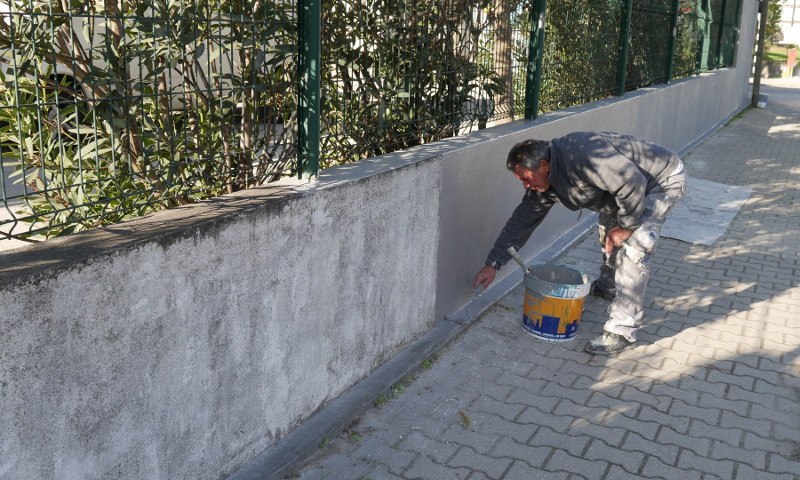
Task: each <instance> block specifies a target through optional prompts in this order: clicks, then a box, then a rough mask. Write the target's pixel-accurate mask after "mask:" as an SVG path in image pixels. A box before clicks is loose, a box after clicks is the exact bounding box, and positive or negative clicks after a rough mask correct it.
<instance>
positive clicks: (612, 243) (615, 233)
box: [606, 227, 633, 255]
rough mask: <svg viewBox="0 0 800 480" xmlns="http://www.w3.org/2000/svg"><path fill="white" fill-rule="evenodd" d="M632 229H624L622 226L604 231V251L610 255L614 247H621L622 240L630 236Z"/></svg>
mask: <svg viewBox="0 0 800 480" xmlns="http://www.w3.org/2000/svg"><path fill="white" fill-rule="evenodd" d="M632 234H633V230H625V229H624V228H622V227H614V228H612V229H611V230H609V231H608V233H606V253H607V254H609V255H611V252H613V251H614V248H615V247H621V246H622V242H624V241H625V240H627V239H628V238H630V236H631V235H632Z"/></svg>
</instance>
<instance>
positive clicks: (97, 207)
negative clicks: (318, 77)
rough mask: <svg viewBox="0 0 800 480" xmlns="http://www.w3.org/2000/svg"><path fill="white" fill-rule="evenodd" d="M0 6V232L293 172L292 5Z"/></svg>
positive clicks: (159, 203)
mask: <svg viewBox="0 0 800 480" xmlns="http://www.w3.org/2000/svg"><path fill="white" fill-rule="evenodd" d="M3 5H6V8H5V10H4V12H5V13H0V19H1V20H0V89H2V90H1V91H0V163H2V166H3V170H4V172H7V173H8V171H9V170H10V169H13V170H14V173H13V174H12V175H11V179H9V178H6V175H3V179H2V184H3V189H2V192H3V202H4V207H5V210H6V217H8V216H10V217H11V219H10V220H0V231H2V232H3V234H5V235H7V236H21V235H32V234H36V233H39V232H43V233H46V234H47V235H58V234H62V233H70V232H74V231H80V230H84V229H87V228H91V227H95V226H99V225H104V224H109V223H115V222H118V221H121V220H124V219H126V218H129V217H132V216H138V215H142V214H146V213H149V212H151V211H154V210H158V209H162V208H166V207H171V206H176V205H180V204H184V203H188V202H191V201H196V200H198V199H202V198H208V197H212V196H218V195H221V194H224V193H227V192H232V191H235V190H240V189H243V188H248V187H250V186H253V185H256V184H260V183H262V182H263V181H265V180H267V179H270V178H274V177H277V176H280V175H284V174H287V173H291V171H290V170H291V168H292V164H293V156H294V148H295V147H294V145H295V141H294V131H293V128H292V126H291V124H292V121H293V117H294V115H295V113H294V112H295V110H296V108H295V103H296V95H295V94H294V93H293V92H294V91H295V88H296V87H295V85H296V81H295V79H294V77H295V76H296V72H295V65H294V63H295V60H294V57H295V56H296V51H297V48H296V46H295V30H296V28H295V23H296V22H295V18H294V17H295V16H296V14H295V10H296V9H295V6H294V5H292V4H291V3H288V2H287V3H285V4H275V3H264V2H262V1H256V2H244V1H242V0H220V1H217V2H198V3H195V2H193V1H187V0H183V1H166V0H159V1H155V2H148V3H144V2H142V3H140V2H138V1H136V0H122V1H120V2H81V1H78V0H72V1H71V3H69V2H67V1H65V2H50V3H48V2H39V1H36V2H34V1H33V0H26V1H24V2H23V1H17V2H13V3H10V4H7V3H6V4H3ZM9 180H12V182H16V187H15V185H14V184H13V183H12V184H9V183H10V182H9ZM15 188H16V190H14V189H15Z"/></svg>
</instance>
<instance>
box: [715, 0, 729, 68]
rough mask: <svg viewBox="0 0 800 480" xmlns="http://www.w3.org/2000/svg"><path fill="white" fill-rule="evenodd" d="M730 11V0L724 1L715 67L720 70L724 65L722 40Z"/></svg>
mask: <svg viewBox="0 0 800 480" xmlns="http://www.w3.org/2000/svg"><path fill="white" fill-rule="evenodd" d="M727 11H728V0H722V18H720V21H719V32H717V52H716V54H715V55H714V66H715V67H716V68H719V67H720V66H721V65H722V64H723V63H724V61H723V58H722V38H723V35H724V34H725V14H726V13H727Z"/></svg>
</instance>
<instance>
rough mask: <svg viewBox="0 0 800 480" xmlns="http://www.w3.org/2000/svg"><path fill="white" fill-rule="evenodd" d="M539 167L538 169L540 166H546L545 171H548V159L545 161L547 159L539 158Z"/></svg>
mask: <svg viewBox="0 0 800 480" xmlns="http://www.w3.org/2000/svg"><path fill="white" fill-rule="evenodd" d="M539 168H540V169H542V168H546V169H547V171H548V172H549V171H550V162H548V161H547V160H545V159H544V158H543V159H541V160H539Z"/></svg>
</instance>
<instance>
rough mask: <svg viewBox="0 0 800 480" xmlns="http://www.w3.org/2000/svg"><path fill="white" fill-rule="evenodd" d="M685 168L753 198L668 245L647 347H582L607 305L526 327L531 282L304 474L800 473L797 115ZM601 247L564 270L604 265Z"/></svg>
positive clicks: (616, 478) (327, 448)
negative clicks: (598, 351)
mask: <svg viewBox="0 0 800 480" xmlns="http://www.w3.org/2000/svg"><path fill="white" fill-rule="evenodd" d="M798 95H800V92H799V93H798ZM686 165H687V168H688V170H689V174H690V178H691V177H694V178H701V179H706V180H711V181H715V182H720V183H725V184H731V185H745V186H750V187H752V188H753V193H752V195H751V197H750V199H749V200H748V201H747V203H746V204H745V205H744V206H743V207H742V209H741V211H740V213H739V215H738V216H737V217H736V218H735V219H734V220H733V222H732V223H731V225H730V227H729V229H728V231H727V233H726V234H725V235H724V236H723V237H721V238H720V239H719V240H718V241H717V242H716V243H715V244H714V245H713V246H710V247H709V246H702V245H692V244H688V243H684V242H681V241H678V240H673V239H669V238H664V239H662V242H661V244H660V246H659V250H658V252H657V253H656V255H655V256H654V258H653V260H652V262H651V271H652V275H651V281H650V286H649V289H648V296H647V301H646V315H647V320H646V321H645V327H644V328H643V329H642V330H641V331H640V332H639V345H638V346H637V347H636V348H634V349H631V350H627V351H625V352H623V353H621V354H620V355H618V356H617V357H615V358H604V357H592V356H590V355H588V354H586V353H584V352H583V351H582V348H583V345H584V343H585V341H586V340H587V339H589V338H592V337H593V336H595V335H597V334H598V333H599V332H600V331H601V330H602V324H603V322H604V320H605V316H604V313H605V308H606V307H607V306H608V303H607V302H605V301H603V300H599V299H595V298H589V299H587V304H586V310H585V312H584V314H583V319H582V323H581V327H580V330H579V337H580V338H579V339H578V340H575V341H572V342H566V343H560V344H554V343H547V342H543V341H540V340H537V339H534V338H533V337H530V336H528V335H526V334H524V333H523V331H522V330H521V327H520V316H521V305H522V302H523V300H522V295H523V290H522V287H519V288H517V289H516V290H514V291H513V292H512V293H510V294H509V295H508V296H507V297H506V298H504V299H503V300H501V302H500V303H499V304H498V305H496V306H495V307H493V308H492V309H491V310H490V311H489V312H488V313H487V314H486V315H484V316H483V317H482V318H481V319H480V320H479V321H477V322H476V323H475V324H474V325H473V326H472V327H471V328H470V329H469V330H467V331H466V333H465V334H464V335H462V336H461V337H460V338H459V339H458V340H456V341H454V342H453V343H451V344H450V345H449V346H448V347H447V348H446V349H445V350H444V351H443V352H442V353H441V355H440V356H439V357H438V358H437V359H436V360H435V362H434V363H433V365H432V366H431V368H430V369H428V370H426V371H424V372H422V373H421V374H419V375H418V376H417V378H416V379H415V380H414V381H413V382H411V384H410V385H408V386H405V387H404V388H403V391H402V393H398V394H397V395H396V396H395V397H394V398H392V399H390V400H389V401H387V402H386V403H384V404H383V405H381V406H377V407H375V408H373V409H371V410H370V411H369V412H367V413H366V414H364V415H363V416H362V417H361V419H360V420H359V421H358V422H357V423H355V424H354V425H352V427H351V428H350V430H349V431H348V432H346V433H344V434H342V435H341V436H340V437H338V438H335V439H329V440H325V439H320V442H321V443H324V446H322V447H321V448H320V449H319V451H318V452H317V453H316V454H315V456H314V457H313V458H312V459H311V460H310V461H309V462H308V463H307V464H306V466H305V467H303V468H302V469H299V470H298V471H297V472H296V473H295V474H294V475H292V477H291V478H299V479H303V480H313V479H326V480H334V479H364V480H366V479H373V480H390V479H404V480H412V479H424V480H450V479H453V480H456V479H458V480H483V479H493V480H494V479H503V480H512V479H519V480H533V479H586V480H593V479H609V480H624V479H642V478H646V479H650V478H653V479H655V478H662V479H668V480H673V479H674V480H701V479H702V480H709V479H724V480H772V479H781V480H794V479H798V478H800V359H798V356H800V261H799V260H798V258H799V257H800V254H798V250H799V248H798V247H800V228H799V226H800V194H799V193H798V192H799V190H798V185H800V111H797V110H793V109H790V108H789V107H788V106H785V105H780V104H770V105H769V106H768V108H767V109H751V110H747V111H746V112H745V113H744V114H743V116H742V117H741V118H738V119H736V120H734V121H733V122H731V123H730V124H729V125H728V126H726V127H724V128H723V129H721V130H720V131H719V132H717V133H716V134H715V135H713V136H712V137H711V138H709V139H708V140H707V141H705V142H704V143H703V144H702V145H700V146H699V147H697V148H696V149H695V150H694V151H693V152H692V153H690V154H689V155H688V156H687V157H686ZM690 188H691V184H690ZM596 247H597V246H596V240H595V239H594V235H589V236H587V237H586V238H585V239H584V240H583V241H582V242H580V243H579V244H578V245H577V246H575V247H573V248H572V249H570V251H569V252H568V253H567V254H566V256H564V257H563V258H561V259H560V260H558V262H557V263H562V264H572V265H577V266H578V267H579V268H580V269H582V270H584V271H586V272H592V273H594V271H595V270H596V266H597V264H598V262H599V252H598V249H597V248H596Z"/></svg>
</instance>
